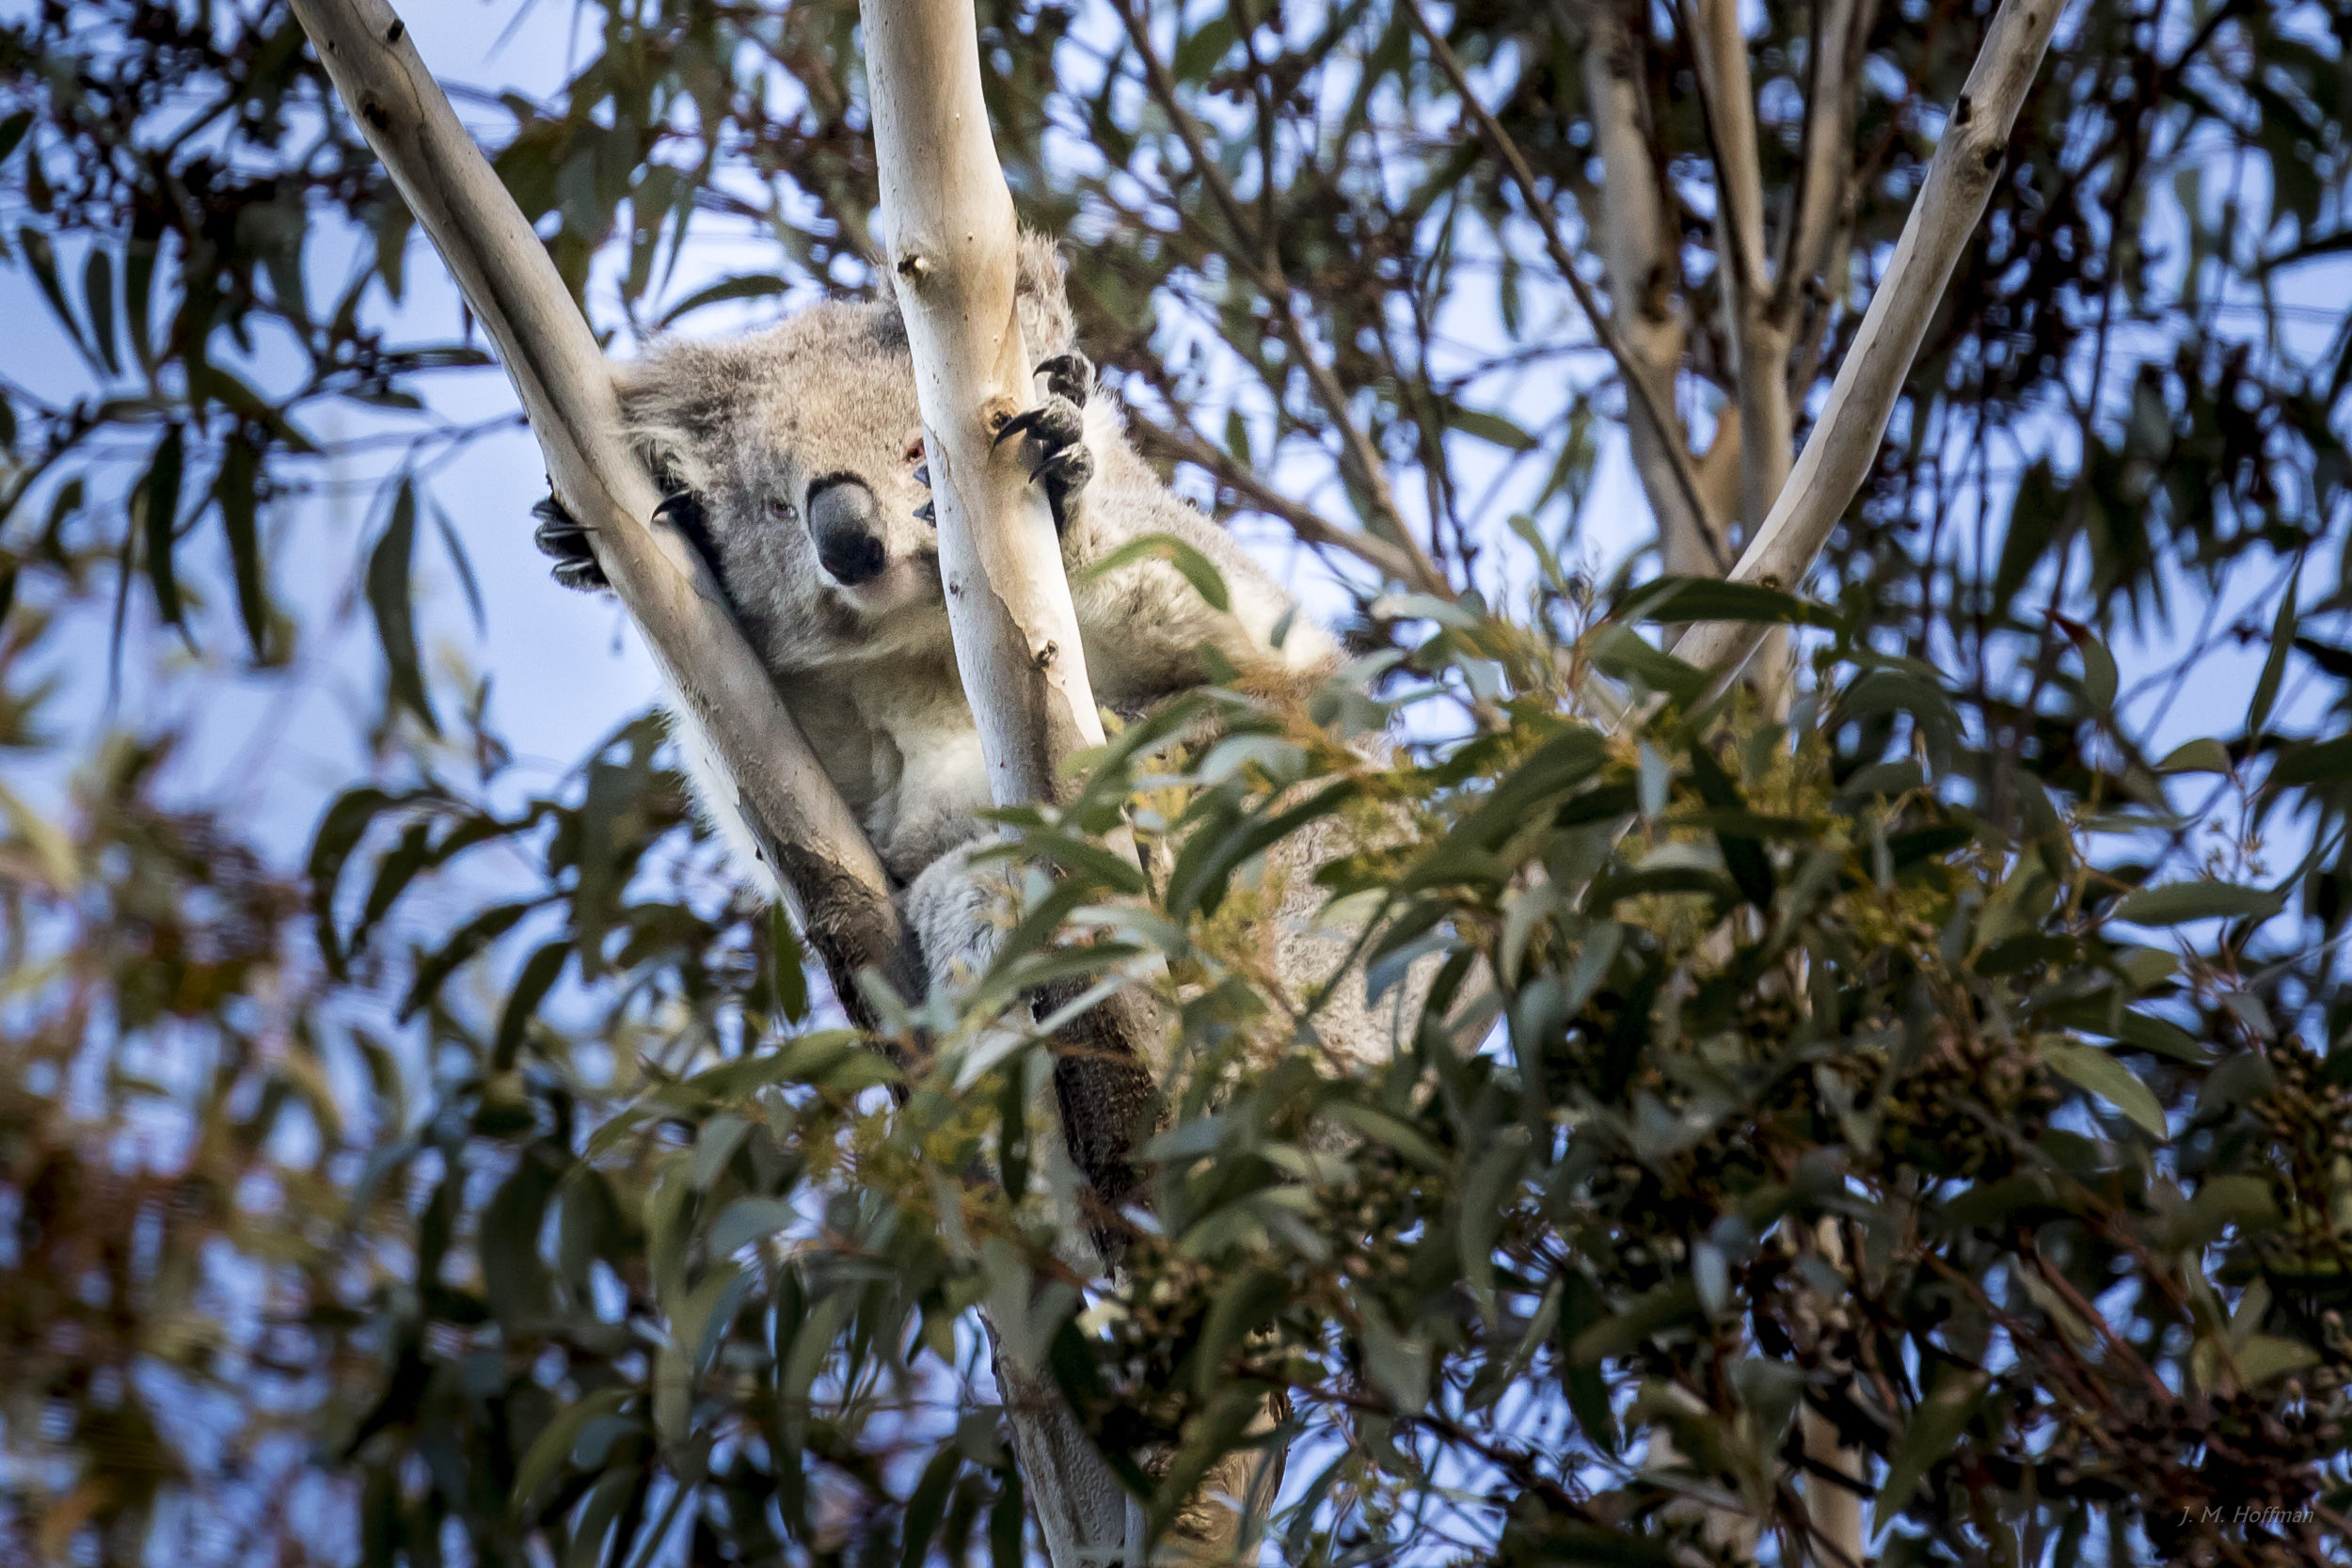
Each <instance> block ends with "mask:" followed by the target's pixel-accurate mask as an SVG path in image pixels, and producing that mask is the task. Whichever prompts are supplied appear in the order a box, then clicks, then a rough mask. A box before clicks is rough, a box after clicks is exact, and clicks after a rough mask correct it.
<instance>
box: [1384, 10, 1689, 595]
mask: <svg viewBox="0 0 2352 1568" xmlns="http://www.w3.org/2000/svg"><path fill="white" fill-rule="evenodd" d="M1405 8H1406V11H1407V12H1408V13H1409V14H1410V15H1411V17H1412V19H1413V25H1414V26H1416V27H1418V28H1419V29H1420V30H1421V36H1422V39H1423V40H1426V41H1427V42H1428V45H1429V53H1430V56H1431V58H1433V59H1435V60H1436V61H1437V62H1438V69H1439V70H1440V71H1444V72H1445V76H1446V80H1447V81H1449V82H1451V83H1452V84H1453V85H1454V91H1455V92H1456V93H1458V94H1460V95H1461V99H1462V107H1463V109H1464V110H1465V112H1467V113H1468V114H1469V115H1470V120H1471V123H1473V124H1475V125H1476V126H1477V127H1478V135H1479V137H1480V139H1481V140H1483V141H1485V142H1486V150H1488V151H1489V152H1491V153H1493V154H1494V156H1495V159H1496V161H1497V162H1499V163H1501V164H1502V166H1503V170H1504V172H1506V173H1508V174H1509V175H1510V177H1511V183H1512V184H1513V185H1515V186H1517V187H1518V193H1519V201H1520V204H1521V205H1523V206H1524V207H1526V209H1527V214H1528V216H1530V217H1532V218H1534V220H1535V227H1536V228H1537V230H1540V231H1541V232H1542V234H1543V237H1544V249H1545V251H1546V252H1547V253H1548V254H1549V256H1550V257H1551V264H1552V268H1553V270H1555V271H1556V272H1558V273H1559V274H1560V276H1561V277H1562V279H1563V280H1565V282H1566V284H1567V286H1568V293H1571V294H1573V295H1575V296H1576V303H1577V306H1578V308H1579V309H1581V310H1582V311H1583V312H1584V320H1585V322H1586V323H1587V324H1588V325H1590V326H1591V327H1592V329H1593V337H1594V338H1595V340H1596V341H1598V342H1599V344H1600V346H1601V347H1602V348H1604V349H1606V350H1608V351H1609V357H1610V358H1612V359H1613V360H1615V361H1616V363H1617V372H1618V373H1619V374H1620V375H1621V376H1623V377H1624V379H1625V387H1626V396H1627V398H1628V400H1629V402H1630V403H1631V404H1634V405H1635V406H1637V407H1638V408H1639V409H1640V411H1641V418H1642V419H1644V420H1646V421H1647V422H1648V423H1649V424H1650V425H1651V426H1652V427H1653V428H1655V429H1660V430H1669V429H1672V428H1674V424H1675V420H1674V416H1673V412H1672V410H1671V408H1670V407H1669V406H1668V405H1667V404H1663V403H1661V400H1660V398H1659V395H1658V388H1657V386H1656V385H1655V384H1654V380H1653V378H1652V377H1651V376H1650V375H1648V374H1646V373H1645V370H1644V366H1643V364H1642V363H1641V361H1639V360H1637V359H1636V358H1635V357H1634V354H1633V351H1632V350H1631V349H1630V348H1629V347H1628V346H1627V344H1626V341H1625V339H1624V338H1623V337H1622V336H1620V335H1619V334H1618V332H1617V328H1616V324H1615V323H1614V322H1613V320H1612V319H1611V315H1610V313H1609V312H1608V311H1606V310H1604V309H1601V304H1600V301H1599V300H1598V299H1597V298H1595V297H1594V294H1593V289H1592V285H1591V284H1589V283H1587V282H1585V281H1584V277H1583V275H1582V274H1581V273H1579V272H1578V271H1577V270H1576V257H1575V255H1574V254H1573V253H1571V252H1570V251H1569V249H1568V245H1567V241H1566V240H1565V237H1564V236H1563V233H1562V230H1561V227H1560V215H1559V214H1558V213H1556V212H1555V211H1553V209H1552V205H1551V201H1550V199H1549V198H1548V197H1546V196H1545V195H1544V193H1543V190H1542V188H1541V187H1540V186H1538V185H1537V184H1536V183H1535V171H1534V169H1532V168H1530V167H1529V166H1528V163H1527V155H1526V154H1525V153H1524V152H1522V151H1520V150H1519V145H1518V142H1517V141H1515V140H1513V139H1512V137H1511V135H1510V133H1509V132H1507V131H1505V130H1504V129H1503V128H1502V122H1501V121H1500V120H1498V119H1495V117H1494V115H1493V114H1492V113H1491V112H1489V111H1488V109H1487V108H1486V104H1485V103H1482V102H1480V100H1479V97H1478V95H1477V94H1476V93H1475V92H1473V91H1471V90H1470V74H1469V72H1467V71H1464V70H1463V69H1462V62H1461V59H1460V58H1459V56H1457V55H1455V54H1454V49H1453V47H1452V45H1450V44H1448V43H1447V42H1446V40H1445V37H1444V35H1443V34H1441V33H1439V32H1438V29H1437V27H1436V26H1435V25H1433V24H1431V22H1430V20H1429V14H1428V13H1427V12H1426V11H1424V10H1422V8H1421V0H1405ZM1660 455H1661V457H1662V458H1663V460H1664V463H1665V466H1666V467H1667V469H1668V471H1669V474H1670V477H1671V478H1672V481H1673V483H1674V488H1675V491H1676V494H1677V497H1678V498H1679V499H1680V501H1681V503H1682V505H1683V506H1684V507H1685V508H1687V509H1688V510H1689V512H1690V514H1691V515H1692V516H1697V517H1704V516H1706V515H1708V508H1707V502H1706V499H1705V498H1704V493H1703V492H1702V491H1701V489H1700V488H1699V483H1698V476H1697V475H1696V474H1695V473H1694V472H1693V471H1692V467H1691V454H1690V453H1689V452H1688V451H1685V450H1684V448H1683V445H1682V442H1681V440H1680V439H1679V438H1678V437H1677V439H1675V440H1672V441H1668V442H1666V443H1664V444H1663V446H1662V447H1661V449H1660ZM1703 536H1704V538H1705V541H1706V544H1707V547H1708V549H1709V550H1710V551H1712V552H1713V554H1714V557H1715V566H1716V569H1717V570H1718V571H1721V570H1723V569H1724V568H1726V567H1728V566H1729V565H1730V564H1731V562H1730V560H1729V558H1727V557H1726V556H1725V555H1724V553H1723V546H1722V545H1721V543H1720V542H1719V541H1718V539H1717V538H1716V536H1715V533H1714V531H1712V530H1707V531H1703Z"/></svg>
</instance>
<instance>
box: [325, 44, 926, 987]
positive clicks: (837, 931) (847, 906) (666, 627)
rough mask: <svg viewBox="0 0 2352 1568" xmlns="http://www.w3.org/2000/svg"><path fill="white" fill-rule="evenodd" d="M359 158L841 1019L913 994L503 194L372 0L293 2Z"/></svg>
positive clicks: (772, 709) (863, 852) (894, 919)
mask: <svg viewBox="0 0 2352 1568" xmlns="http://www.w3.org/2000/svg"><path fill="white" fill-rule="evenodd" d="M293 6H294V16H295V19H296V20H297V21H299V22H300V23H301V24H302V29H303V31H304V32H306V33H308V34H309V35H310V42H311V46H312V47H313V48H315V49H316V50H317V51H318V55H319V59H320V60H321V62H322V63H324V64H325V65H326V72H327V74H328V76H330V77H331V78H333V80H334V83H335V87H336V90H337V91H338V92H340V93H341V94H342V100H343V102H344V103H345V104H347V105H348V106H349V107H350V109H351V112H352V114H353V115H354V116H355V117H356V118H357V119H358V122H359V125H360V128H361V130H362V132H363V133H364V134H365V135H366V136H367V138H368V143H369V145H370V146H372V147H373V148H374V149H375V152H376V155H377V156H378V157H380V158H382V159H383V160H384V166H385V168H386V169H387V170H389V172H390V174H391V177H392V181H393V183H395V184H396V185H398V186H399V187H400V193H401V195H402V197H403V198H405V199H406V201H407V203H408V206H409V210H410V211H411V212H413V213H414V214H416V217H417V221H418V222H420V223H421V224H422V225H423V226H424V230H425V233H426V234H427V235H428V236H430V237H431V239H432V241H433V245H434V247H435V248H436V249H437V250H438V251H439V252H440V253H441V258H442V260H443V261H446V262H447V263H448V265H449V270H450V272H451V274H452V276H453V277H455V279H456V281H457V287H458V289H459V290H460V291H461V292H462V293H464V294H465V296H466V303H467V304H468V305H469V306H471V307H472V308H473V313H474V316H475V318H476V319H477V320H479V321H480V322H481V323H482V325H483V326H484V327H485V329H487V331H488V332H489V334H490V336H491V338H492V339H493V340H494V341H496V342H497V344H498V349H499V358H500V360H501V363H503V364H504V365H505V367H506V373H507V374H508V375H509V376H510V377H511V378H512V379H513V380H514V383H515V390H516V393H517V394H519V395H520V397H521V399H522V404H523V411H524V413H525V414H526V415H528V416H529V418H530V420H531V428H532V434H534V435H535V436H537V437H538V439H539V446H540V450H541V451H543V452H544V453H545V455H546V457H547V465H548V477H549V479H550V480H551V481H552V482H553V483H554V485H555V490H556V494H557V495H558V496H559V497H560V498H561V499H563V502H564V505H565V507H566V508H568V509H569V510H570V512H571V514H572V515H574V516H575V517H577V518H579V519H580V521H581V522H582V523H584V524H586V525H587V527H588V530H589V532H590V536H591V537H592V539H593V540H594V541H595V546H596V560H597V562H598V564H600V565H601V566H603V568H604V571H605V575H606V577H607V578H610V579H611V580H612V586H613V587H614V588H615V589H616V590H618V591H619V593H620V595H621V599H622V602H623V603H625V604H626V605H628V610H629V613H630V615H631V616H633V617H634V618H635V619H636V622H637V624H638V626H640V627H642V628H643V629H644V634H645V639H646V641H648V642H649V643H650V644H651V645H652V647H653V650H654V656H655V657H656V658H658V659H659V660H660V663H661V664H662V666H663V668H664V670H665V672H666V673H668V674H669V675H670V676H671V684H672V685H673V686H674V687H675V689H676V691H677V692H678V694H679V696H680V698H681V699H682V700H683V701H684V702H685V703H687V704H688V705H690V707H691V709H692V710H693V716H694V718H695V719H696V720H697V721H700V723H701V724H702V726H703V728H704V730H705V731H706V733H707V735H708V736H709V737H710V740H711V743H712V745H713V746H714V747H716V748H717V750H718V752H719V755H720V758H721V760H722V761H723V762H724V763H725V765H726V768H727V770H728V772H729V774H730V775H731V776H732V777H733V779H734V780H735V783H736V786H737V788H738V789H739V791H740V797H741V799H740V802H739V803H740V805H741V807H742V810H743V815H744V817H745V819H746V820H747V821H748V822H750V824H751V825H752V829H753V832H755V834H756V835H757V836H758V838H759V841H760V847H761V852H762V853H763V854H764V855H765V856H766V857H767V859H768V861H769V863H770V865H771V867H772V868H773V869H774V871H775V872H776V874H777V876H778V878H779V879H781V880H782V881H783V883H784V885H785V886H787V887H788V888H790V889H791V890H792V892H793V893H794V895H796V896H797V897H798V898H799V900H800V902H801V905H802V909H803V914H804V915H805V917H806V924H807V929H808V938H809V942H810V945H811V946H812V947H814V948H816V949H817V951H818V956H819V957H820V958H822V959H823V960H824V963H825V966H826V969H827V971H828V972H829V973H830V974H831V976H832V978H833V983H834V990H835V991H836V992H838V993H839V995H840V997H841V999H842V1003H843V1005H844V1006H846V1007H848V1008H850V1010H851V1011H852V1013H858V1012H861V1011H862V1010H863V1008H864V1002H863V999H862V995H861V993H860V991H859V990H858V988H857V986H856V984H855V979H856V975H857V974H858V972H859V971H860V970H862V969H864V968H866V967H868V966H871V967H873V968H875V969H878V970H880V971H881V972H882V974H883V975H884V976H886V977H888V978H889V979H891V980H892V981H893V982H894V983H896V984H898V986H899V987H900V988H901V990H906V991H912V992H919V991H920V990H921V988H920V986H919V985H918V984H916V983H915V981H914V973H913V966H912V964H911V963H910V962H909V961H908V957H907V951H906V947H905V943H904V942H903V940H902V938H901V935H900V932H899V927H898V914H897V911H895V910H894V909H893V908H892V905H891V901H890V892H889V883H888V880H887V879H886V878H885V876H884V874H883V871H882V863H881V861H880V860H879V859H877V858H876V856H875V854H874V850H873V847H872V846H871V845H870V844H868V843H867V842H866V834H865V832H864V831H863V830H862V829H861V828H860V827H859V825H858V821H857V818H856V817H855V816H852V815H850V808H849V806H848V804H847V803H846V802H845V801H844V800H842V799H841V796H840V793H839V792H838V791H837V790H835V789H834V786H833V781H832V780H831V779H830V778H828V777H827V776H826V774H825V770H824V768H822V767H820V766H819V765H818V761H817V757H816V753H815V752H812V751H810V749H809V746H808V742H807V740H806V739H805V738H804V737H803V736H802V734H801V730H800V726H799V725H798V724H797V723H795V722H794V721H793V718H792V715H791V714H790V713H789V712H788V711H787V709H786V708H785V706H784V704H783V701H782V699H781V698H779V697H778V695H777V694H776V690H775V688H774V686H773V685H772V684H771V682H770V681H769V679H768V675H767V673H766V671H764V670H763V669H762V668H761V667H760V663H759V660H758V657H757V656H755V654H754V653H753V652H752V649H751V645H750V644H749V643H748V642H746V641H744V640H743V635H742V633H741V631H740V630H739V628H738V627H737V626H736V625H735V622H734V619H733V617H732V616H731V615H729V613H728V612H727V610H726V606H725V601H724V599H723V597H722V596H721V594H719V592H718V590H717V587H716V585H715V584H713V583H712V582H711V581H710V580H709V578H708V575H707V569H706V568H705V567H704V566H703V565H702V562H700V561H699V560H698V559H697V558H696V557H695V555H694V552H693V551H692V550H691V548H688V547H686V546H685V545H684V543H683V541H681V540H679V539H678V538H677V537H676V536H675V535H674V534H671V533H669V532H668V531H658V530H656V529H655V528H653V527H652V526H651V525H650V522H649V519H650V518H651V517H652V516H653V512H654V507H655V506H656V504H657V503H658V502H659V500H660V497H659V496H658V495H656V493H655V491H654V486H653V482H652V480H651V479H650V478H649V477H648V476H647V475H646V473H645V471H644V467H643V466H641V465H640V464H639V463H638V462H637V460H636V458H635V457H634V456H632V455H631V454H630V452H629V451H628V448H627V446H626V445H625V444H624V442H623V440H622V438H621V436H620V434H619V432H620V419H619V408H618V406H617V404H616V403H615V401H614V398H613V393H612V376H611V373H610V372H609V371H608V369H607V367H606V364H605V359H604V356H603V353H602V352H601V351H600V350H599V349H598V348H597V347H596V340H595V338H594V337H592V336H591V335H590V333H589V330H588V324H587V323H586V322H585V321H583V320H582V319H581V318H580V311H579V309H577V308H576V307H575V306H574V305H573V304H572V300H571V295H570V293H568V292H567V291H566V290H565V289H564V282H563V279H562V278H561V277H558V276H557V275H556V271H555V267H554V264H553V263H552V262H550V261H548V255H547V252H546V251H545V250H544V249H543V248H541V246H540V244H539V238H538V236H537V235H536V234H534V233H532V230H531V225H530V224H529V223H528V222H526V221H525V220H524V217H523V214H522V212H521V210H520V209H519V208H517V207H516V205H515V202H514V198H511V197H510V196H508V195H507V194H506V190H505V187H504V186H502V185H501V184H500V183H499V180H498V176H497V175H496V174H494V173H493V172H491V169H490V166H489V164H488V163H487V162H486V161H485V159H484V158H483V156H482V151H481V149H480V148H478V147H476V146H475V145H474V141H473V138H472V136H470V135H468V134H467V131H466V128H465V126H464V125H463V124H461V123H460V122H459V120H458V119H457V114H456V111H455V110H454V109H453V108H451V107H450V103H449V99H448V97H447V96H446V95H444V94H443V93H442V91H441V89H440V87H439V86H438V85H437V84H436V83H435V81H434V80H433V77H432V74H431V73H430V72H429V71H426V70H425V67H424V62H423V60H422V59H421V58H420V57H419V55H418V54H417V47H416V44H415V42H414V41H413V40H410V39H409V37H408V36H407V29H406V27H405V24H403V23H402V22H401V19H400V18H399V16H398V15H397V14H395V13H394V11H393V10H392V8H391V7H390V6H389V5H388V4H386V0H293Z"/></svg>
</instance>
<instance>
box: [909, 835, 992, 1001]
mask: <svg viewBox="0 0 2352 1568" xmlns="http://www.w3.org/2000/svg"><path fill="white" fill-rule="evenodd" d="M996 842H997V841H996V838H995V836H994V835H993V834H987V835H984V836H982V837H978V838H975V839H972V840H970V841H968V842H966V843H964V844H961V845H958V846H957V847H955V848H953V849H950V850H948V851H947V852H946V854H944V855H942V856H940V857H939V858H938V859H937V860H935V861H933V862H931V863H930V865H928V866H926V867H924V869H923V871H922V874H921V875H920V876H918V877H916V878H915V879H914V883H913V884H912V885H911V886H909V887H908V889H907V891H906V922H907V926H908V927H909V928H910V929H912V930H913V931H914V940H915V942H917V943H918V944H919V945H920V947H921V949H922V953H923V965H924V968H925V969H926V970H927V971H928V972H929V974H930V986H931V990H934V991H937V990H943V989H946V990H964V989H967V988H969V987H970V986H971V984H972V982H974V981H975V980H977V979H978V978H979V977H980V976H981V975H982V974H987V973H988V968H989V966H990V965H991V964H993V963H994V962H995V961H996V953H997V950H998V948H1000V947H1001V946H1002V945H1003V943H1004V938H1005V932H1006V930H1007V929H1008V928H1009V920H1010V917H1011V908H1012V875H1011V865H1010V863H1009V862H1005V861H988V862H984V863H979V864H974V863H973V858H974V857H975V856H976V855H977V854H978V853H979V852H980V851H981V850H983V849H986V848H988V847H992V846H993V845H994V844H995V843H996Z"/></svg>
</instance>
